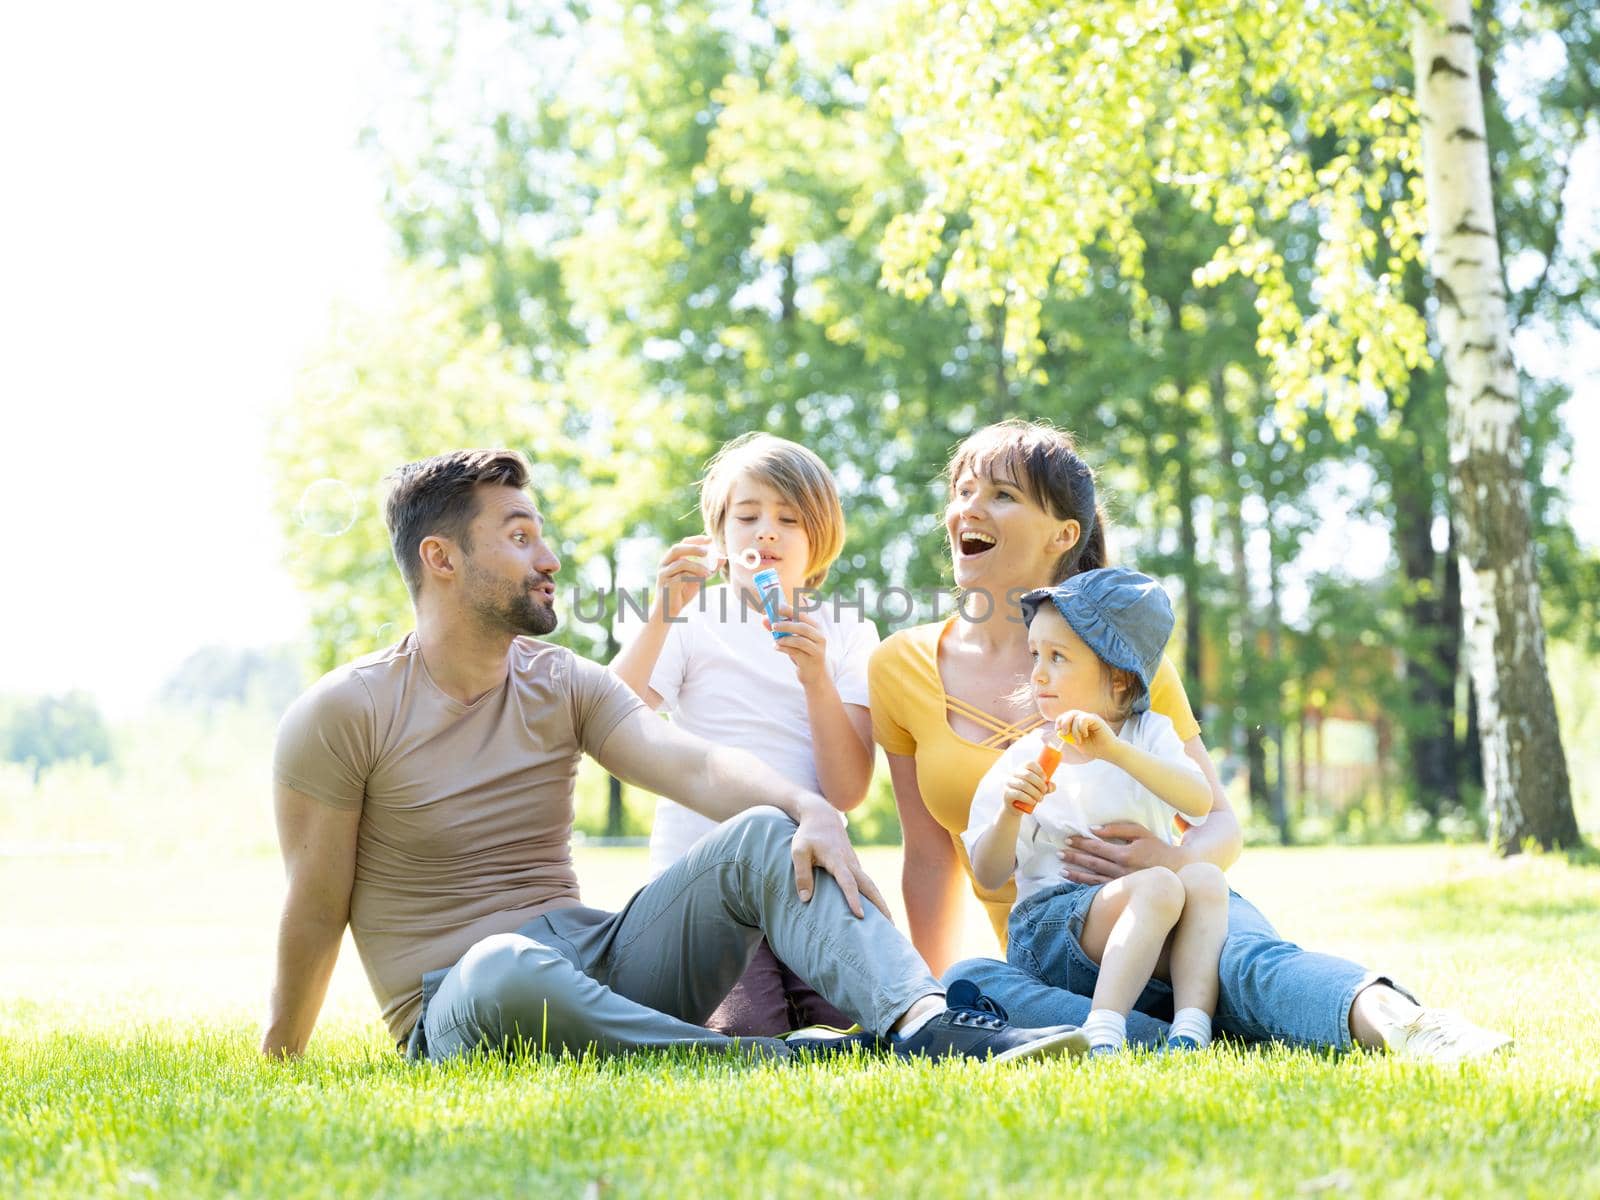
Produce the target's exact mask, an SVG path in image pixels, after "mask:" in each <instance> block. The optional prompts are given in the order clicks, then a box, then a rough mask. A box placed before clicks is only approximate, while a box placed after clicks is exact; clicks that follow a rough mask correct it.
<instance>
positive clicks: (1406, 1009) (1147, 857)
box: [869, 420, 1509, 1059]
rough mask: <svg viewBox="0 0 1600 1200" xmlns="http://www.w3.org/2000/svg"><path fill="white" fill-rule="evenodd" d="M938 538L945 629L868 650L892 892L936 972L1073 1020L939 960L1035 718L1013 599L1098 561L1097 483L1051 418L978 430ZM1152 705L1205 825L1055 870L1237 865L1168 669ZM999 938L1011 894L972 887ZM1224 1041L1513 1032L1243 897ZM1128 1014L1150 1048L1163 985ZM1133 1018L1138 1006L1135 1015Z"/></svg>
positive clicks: (1428, 1047)
mask: <svg viewBox="0 0 1600 1200" xmlns="http://www.w3.org/2000/svg"><path fill="white" fill-rule="evenodd" d="M948 478H949V484H950V491H949V504H948V506H947V508H946V510H945V530H946V533H947V534H948V536H949V539H950V550H951V557H952V559H953V562H954V570H955V582H956V586H957V587H958V588H959V589H960V590H961V591H962V592H963V593H966V594H967V595H966V597H965V598H964V602H963V604H962V605H961V606H959V608H958V611H957V612H956V613H955V614H954V615H952V616H951V617H950V618H949V619H947V620H944V621H937V622H933V623H930V624H927V625H919V626H916V627H914V628H911V629H906V630H902V631H900V632H899V633H896V634H894V635H893V636H892V637H890V638H889V639H887V640H886V641H885V642H884V643H883V644H882V645H881V646H880V647H879V648H878V650H877V651H876V652H875V653H874V654H873V657H872V663H871V668H870V676H869V678H870V694H871V705H872V721H873V735H874V737H875V738H876V740H877V741H878V743H879V744H880V745H882V746H883V748H884V750H885V752H886V753H887V754H888V759H889V772H890V778H891V780H892V782H893V784H894V791H895V801H896V804H897V806H898V808H899V810H900V820H901V825H902V827H903V829H904V837H905V869H904V876H903V888H904V893H905V903H906V910H907V915H908V917H909V919H910V923H911V937H912V941H913V942H914V943H915V944H916V946H917V949H918V950H919V951H921V953H922V955H923V956H924V957H925V958H926V959H927V960H928V962H929V963H930V964H932V966H933V968H934V970H935V971H936V972H944V973H946V975H947V976H948V977H952V978H953V977H956V976H965V977H968V978H971V979H974V980H976V981H977V982H978V983H979V985H980V986H981V987H982V988H983V990H984V991H985V992H986V993H987V994H989V995H991V996H994V997H996V998H997V999H999V1000H1000V1001H1001V1002H1002V1003H1003V1004H1004V1005H1005V1006H1006V1008H1007V1009H1008V1010H1009V1011H1010V1014H1011V1018H1012V1019H1013V1020H1016V1021H1020V1022H1022V1023H1023V1024H1028V1025H1044V1024H1059V1023H1073V1024H1081V1023H1082V1022H1083V1020H1084V1018H1085V1017H1086V1016H1087V1015H1088V1012H1089V1001H1088V999H1087V998H1086V997H1083V996H1078V995H1075V994H1073V993H1071V992H1066V991H1062V990H1060V989H1057V988H1051V987H1048V986H1047V985H1044V984H1041V983H1038V982H1037V981H1035V980H1033V979H1032V978H1030V977H1028V976H1027V975H1025V974H1024V973H1023V972H1021V971H1020V970H1017V969H1015V968H1013V967H1010V966H1008V965H1007V964H1006V963H1004V962H1000V961H998V960H994V959H972V960H968V961H966V962H963V963H960V964H956V965H955V966H952V965H951V960H952V959H953V958H954V957H955V954H956V950H957V946H958V943H959V931H960V929H961V925H962V921H961V904H962V889H963V887H964V886H967V885H968V884H969V883H970V881H971V873H972V872H971V866H970V864H969V863H968V861H967V858H966V853H965V850H964V848H963V847H962V845H961V840H960V835H961V832H962V831H963V830H964V829H965V828H966V825H967V816H968V810H969V807H970V805H971V802H972V796H973V792H974V791H975V789H976V787H977V784H978V781H979V780H980V779H981V778H982V776H983V774H984V772H985V771H987V770H988V768H989V767H990V766H991V765H992V764H993V763H994V761H995V760H996V759H997V758H998V757H999V756H1000V754H1001V753H1002V751H1004V749H1005V748H1006V747H1007V746H1009V745H1010V744H1011V743H1012V742H1013V741H1015V740H1016V739H1017V738H1018V737H1020V736H1022V735H1023V734H1025V733H1027V732H1028V731H1029V730H1030V729H1032V728H1033V727H1034V726H1036V725H1037V724H1038V723H1039V720H1040V718H1039V717H1038V716H1037V714H1036V713H1035V714H1030V713H1029V712H1028V709H1027V706H1026V705H1025V704H1019V702H1018V701H1017V699H1016V697H1017V695H1018V683H1019V682H1020V681H1021V680H1023V679H1025V678H1026V673H1027V672H1028V670H1029V667H1030V661H1029V657H1028V643H1027V631H1026V628H1025V626H1024V625H1023V623H1022V618H1021V616H1020V607H1019V605H1018V599H1019V598H1020V597H1021V595H1022V594H1023V593H1024V592H1027V591H1030V590H1032V589H1033V588H1036V587H1045V586H1049V585H1052V584H1055V583H1059V582H1061V581H1062V580H1064V579H1066V578H1068V577H1069V576H1071V575H1073V574H1075V573H1077V572H1079V571H1085V570H1091V569H1093V568H1096V567H1100V566H1104V565H1106V536H1105V521H1104V515H1103V513H1102V512H1101V511H1100V508H1099V506H1098V504H1097V502H1096V495H1095V486H1094V476H1093V473H1092V472H1091V471H1090V470H1089V468H1088V466H1087V465H1086V464H1085V463H1084V462H1083V460H1082V459H1081V458H1080V457H1079V456H1078V454H1077V452H1076V449H1075V447H1074V446H1073V443H1072V439H1071V438H1070V437H1069V436H1068V435H1066V434H1065V433H1062V432H1060V431H1058V430H1056V429H1054V428H1052V427H1050V426H1048V425H1043V424H1037V423H1034V424H1030V423H1027V422H1023V421H1016V420H1013V421H1005V422H1002V423H1000V424H998V425H990V426H988V427H986V428H984V429H980V430H978V431H977V432H976V433H974V434H972V435H971V436H970V437H968V438H967V439H966V440H965V441H963V442H962V443H961V445H960V446H958V447H957V448H956V451H955V454H954V455H953V456H952V458H951V460H950V464H949V470H948ZM1150 707H1151V709H1152V710H1153V711H1155V712H1158V713H1161V714H1163V715H1164V716H1166V717H1167V718H1168V719H1169V720H1171V721H1172V724H1173V727H1174V728H1175V729H1176V730H1177V733H1178V736H1179V738H1180V739H1182V741H1183V743H1184V750H1185V752H1186V753H1187V754H1188V755H1189V756H1190V757H1191V758H1193V759H1194V761H1195V763H1196V764H1197V765H1198V766H1199V767H1200V769H1201V771H1202V772H1204V774H1205V777H1206V779H1207V781H1208V783H1209V785H1210V788H1211V792H1212V801H1213V803H1212V811H1211V816H1210V818H1209V819H1208V820H1207V821H1206V822H1205V824H1204V825H1201V826H1198V827H1196V828H1193V829H1189V830H1187V831H1186V832H1185V834H1184V836H1183V839H1182V841H1181V843H1180V844H1178V845H1172V846H1169V845H1167V844H1166V843H1165V842H1164V841H1163V840H1162V839H1161V838H1159V837H1157V836H1155V835H1154V834H1153V833H1152V832H1151V831H1150V830H1148V829H1145V828H1144V827H1142V826H1139V825H1133V824H1119V825H1112V826H1107V827H1105V828H1103V829H1102V830H1101V831H1100V832H1101V835H1102V838H1100V839H1095V838H1087V839H1086V838H1077V839H1073V840H1072V842H1071V843H1070V844H1069V848H1068V849H1066V850H1065V851H1063V852H1062V877H1063V878H1064V879H1070V880H1074V881H1076V882H1081V883H1103V882H1108V881H1110V880H1112V879H1116V878H1120V877H1121V876H1123V875H1125V874H1127V873H1129V872H1131V871H1135V870H1141V869H1143V868H1146V867H1152V866H1166V867H1169V868H1171V869H1173V870H1178V869H1179V868H1181V867H1183V866H1185V865H1187V864H1189V863H1194V862H1210V863H1214V864H1215V865H1216V866H1218V867H1220V868H1222V869H1224V870H1226V869H1227V868H1228V867H1229V866H1231V865H1232V863H1233V862H1234V860H1235V859H1237V858H1238V856H1239V850H1240V847H1241V843H1242V839H1241V836H1240V832H1239V822H1238V819H1237V818H1236V817H1235V815H1234V813H1233V810H1232V808H1231V806H1230V805H1229V803H1228V798H1227V796H1226V795H1225V794H1224V792H1223V790H1222V787H1221V784H1220V782H1219V780H1218V778H1217V774H1216V769H1215V767H1214V766H1213V765H1212V763H1211V758H1210V755H1209V754H1208V753H1207V752H1206V748H1205V743H1204V741H1203V740H1202V739H1201V737H1200V726H1199V724H1198V723H1197V722H1196V721H1195V719H1194V714H1193V712H1192V711H1191V709H1190V706H1189V701H1188V698H1187V697H1186V696H1185V695H1184V691H1183V686H1182V684H1181V683H1180V682H1179V679H1178V675H1177V671H1176V670H1175V669H1174V667H1173V665H1172V663H1171V661H1170V660H1166V661H1164V662H1163V663H1162V666H1161V668H1160V670H1159V671H1158V672H1157V674H1156V676H1155V677H1154V679H1152V681H1151V684H1150ZM972 886H973V888H974V891H976V892H977V895H978V897H979V899H980V900H981V901H982V902H983V904H984V906H985V908H986V909H987V910H988V913H989V917H990V920H991V921H992V922H993V923H994V927H995V933H996V936H997V937H998V938H999V939H1000V940H1001V944H1002V945H1003V944H1004V939H1005V929H1006V919H1007V916H1008V914H1009V912H1010V909H1011V902H1012V899H1013V896H1014V890H1013V889H1012V888H1011V887H1010V886H1009V885H1008V886H1007V887H1006V888H1003V889H1001V890H999V891H994V892H989V891H985V890H983V889H980V888H978V887H977V886H976V885H975V884H972ZM1220 975H1221V997H1220V1000H1219V1003H1218V1007H1217V1016H1216V1025H1217V1029H1218V1030H1219V1031H1220V1032H1224V1033H1230V1034H1233V1035H1235V1036H1238V1037H1244V1038H1250V1039H1257V1040H1276V1041H1283V1042H1287V1043H1290V1044H1294V1045H1304V1046H1314V1047H1328V1046H1332V1047H1340V1048H1343V1047H1347V1046H1350V1045H1351V1044H1352V1043H1354V1044H1359V1045H1362V1046H1366V1047H1372V1048H1378V1047H1385V1046H1387V1047H1389V1048H1391V1049H1396V1050H1400V1051H1403V1052H1405V1053H1409V1054H1413V1055H1422V1056H1427V1057H1433V1058H1440V1059H1457V1058H1463V1057H1471V1056H1475V1055H1479V1054H1485V1053H1489V1052H1491V1051H1492V1050H1495V1049H1498V1048H1499V1047H1501V1046H1503V1045H1506V1044H1508V1041H1509V1039H1506V1038H1504V1037H1503V1036H1501V1035H1498V1034H1493V1033H1490V1032H1488V1031H1485V1030H1481V1029H1478V1028H1477V1027H1475V1026H1473V1025H1471V1024H1470V1023H1468V1022H1466V1021H1464V1020H1462V1019H1461V1018H1459V1017H1457V1016H1455V1015H1454V1014H1451V1013H1447V1012H1443V1011H1441V1010H1436V1009H1424V1008H1421V1007H1419V1006H1418V1005H1417V1004H1416V1002H1415V1000H1414V999H1413V998H1412V997H1411V996H1410V994H1409V993H1407V992H1404V991H1403V990H1401V989H1400V988H1398V987H1396V986H1395V984H1394V983H1393V982H1392V981H1391V980H1389V979H1388V978H1386V977H1383V976H1379V975H1376V974H1374V973H1372V972H1370V971H1367V970H1366V969H1364V968H1362V967H1360V966H1358V965H1356V964H1355V963H1351V962H1347V961H1345V960H1343V959H1338V958H1333V957H1331V956H1328V955H1322V954H1313V953H1309V952H1307V951H1304V950H1301V949H1300V948H1299V947H1298V946H1295V945H1293V944H1292V943H1290V942H1286V941H1284V940H1283V939H1282V938H1280V937H1279V936H1278V934H1277V932H1276V931H1275V930H1274V929H1273V928H1272V926H1271V924H1270V923H1269V922H1268V921H1267V920H1266V918H1265V917H1263V916H1262V915H1261V913H1260V912H1259V911H1258V910H1257V909H1256V908H1255V907H1254V906H1253V905H1251V904H1250V903H1249V902H1248V901H1246V900H1244V899H1242V898H1241V897H1239V896H1237V895H1232V896H1231V897H1230V900H1229V919H1228V940H1227V943H1226V944H1225V946H1224V948H1223V954H1222V963H1221V969H1220ZM1136 1007H1137V1009H1138V1012H1137V1013H1135V1014H1134V1016H1133V1017H1132V1018H1130V1020H1129V1022H1128V1036H1129V1039H1130V1040H1131V1041H1138V1042H1144V1043H1146V1044H1149V1043H1152V1042H1156V1041H1159V1040H1160V1039H1161V1037H1162V1036H1163V1035H1164V1032H1165V1026H1164V1024H1163V1023H1162V1021H1161V1020H1159V1019H1157V1018H1161V1017H1163V1016H1170V1013H1171V989H1170V988H1169V987H1168V986H1167V985H1166V984H1164V983H1162V982H1160V981H1159V980H1158V981H1154V982H1152V983H1151V985H1150V986H1149V988H1147V989H1146V991H1145V993H1144V995H1142V996H1141V997H1140V999H1139V1002H1138V1004H1137V1006H1136ZM1140 1014H1143V1016H1141V1015H1140Z"/></svg>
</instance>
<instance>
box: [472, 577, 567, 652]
mask: <svg viewBox="0 0 1600 1200" xmlns="http://www.w3.org/2000/svg"><path fill="white" fill-rule="evenodd" d="M470 569H471V568H469V570H470ZM472 573H473V575H474V578H473V580H472V584H473V591H474V593H476V594H475V596H474V598H473V606H472V607H473V608H474V609H475V610H476V611H477V614H478V616H479V617H480V618H481V619H482V620H483V622H484V623H485V624H486V625H492V626H496V627H498V628H501V629H505V630H506V631H508V632H510V633H512V634H528V635H530V636H532V637H543V636H544V635H545V634H547V633H549V632H550V631H551V630H553V629H555V627H556V624H557V623H558V621H559V618H558V617H557V616H556V609H555V605H554V604H546V603H545V602H544V601H543V600H541V599H539V598H538V597H537V596H536V595H535V594H534V592H533V591H532V588H533V587H534V586H536V585H542V584H546V583H549V582H550V579H549V577H548V576H544V575H540V576H538V577H536V578H534V579H532V580H530V581H528V582H527V583H524V584H522V585H521V586H520V587H515V588H513V587H511V586H510V585H507V584H505V583H502V582H501V581H499V580H491V579H489V578H487V577H486V576H484V575H483V574H481V573H479V572H477V571H473V572H472Z"/></svg>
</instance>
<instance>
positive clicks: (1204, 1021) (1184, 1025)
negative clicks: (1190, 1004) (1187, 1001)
mask: <svg viewBox="0 0 1600 1200" xmlns="http://www.w3.org/2000/svg"><path fill="white" fill-rule="evenodd" d="M1167 1036H1168V1037H1169V1038H1175V1037H1186V1038H1191V1039H1193V1041H1194V1043H1195V1045H1197V1046H1199V1047H1200V1048H1201V1049H1202V1050H1203V1049H1205V1048H1206V1047H1207V1046H1209V1045H1211V1014H1210V1013H1208V1012H1206V1010H1205V1009H1203V1008H1180V1009H1179V1010H1178V1012H1177V1015H1176V1016H1174V1017H1173V1018H1172V1032H1171V1033H1169V1034H1167Z"/></svg>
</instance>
